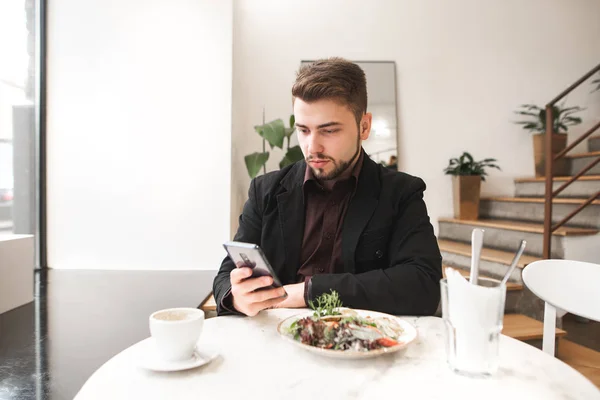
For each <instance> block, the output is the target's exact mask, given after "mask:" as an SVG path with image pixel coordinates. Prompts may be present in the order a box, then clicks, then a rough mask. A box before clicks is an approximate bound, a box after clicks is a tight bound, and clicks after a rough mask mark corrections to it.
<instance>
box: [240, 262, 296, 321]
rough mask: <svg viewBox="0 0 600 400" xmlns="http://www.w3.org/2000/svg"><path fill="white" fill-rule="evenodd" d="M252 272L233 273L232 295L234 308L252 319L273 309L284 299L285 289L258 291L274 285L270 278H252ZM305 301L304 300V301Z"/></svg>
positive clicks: (246, 268)
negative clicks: (264, 311) (266, 309)
mask: <svg viewBox="0 0 600 400" xmlns="http://www.w3.org/2000/svg"><path fill="white" fill-rule="evenodd" d="M251 275H252V270H251V269H250V268H248V267H241V268H236V269H234V270H233V271H231V273H230V275H229V279H230V281H231V295H232V296H233V307H234V308H235V309H236V310H238V311H239V312H241V313H244V314H246V315H248V316H250V317H253V316H255V315H256V314H258V312H259V311H261V310H264V309H265V308H271V307H273V306H275V305H276V304H277V303H280V302H282V301H283V300H284V299H283V297H281V296H283V294H284V291H283V288H277V289H265V290H259V291H256V289H260V288H262V287H265V286H269V285H271V284H272V283H273V278H271V277H270V276H261V277H259V278H250V279H248V278H249V277H250V276H251ZM302 301H304V300H302Z"/></svg>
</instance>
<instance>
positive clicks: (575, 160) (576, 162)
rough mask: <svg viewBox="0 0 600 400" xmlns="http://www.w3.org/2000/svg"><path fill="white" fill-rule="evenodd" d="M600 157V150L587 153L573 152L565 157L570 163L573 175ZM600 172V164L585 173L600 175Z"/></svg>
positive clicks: (570, 170)
mask: <svg viewBox="0 0 600 400" xmlns="http://www.w3.org/2000/svg"><path fill="white" fill-rule="evenodd" d="M598 157H600V151H591V152H587V153H579V154H571V155H566V156H565V159H566V160H567V162H568V163H569V164H570V165H569V172H570V174H571V175H575V174H577V173H578V172H579V171H581V170H582V169H583V168H585V167H586V166H587V165H589V164H590V163H591V162H592V161H594V160H596V159H597V158H598ZM598 174H600V164H597V165H595V166H594V167H593V168H592V169H590V170H589V171H588V172H586V173H585V175H598Z"/></svg>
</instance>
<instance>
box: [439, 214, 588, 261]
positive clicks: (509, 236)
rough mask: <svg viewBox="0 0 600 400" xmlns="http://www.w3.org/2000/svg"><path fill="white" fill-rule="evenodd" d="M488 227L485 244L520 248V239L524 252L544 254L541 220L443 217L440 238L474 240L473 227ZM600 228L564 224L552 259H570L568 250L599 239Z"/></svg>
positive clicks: (554, 240) (511, 250) (556, 237)
mask: <svg viewBox="0 0 600 400" xmlns="http://www.w3.org/2000/svg"><path fill="white" fill-rule="evenodd" d="M476 228H480V229H484V230H485V234H484V235H483V246H484V247H488V248H493V249H497V250H503V251H507V252H509V253H511V254H514V252H516V251H517V248H518V246H519V243H520V242H521V240H525V241H527V247H526V248H525V254H528V255H531V256H535V257H541V256H542V255H543V254H544V241H543V239H544V226H543V225H542V224H540V223H530V222H521V221H511V220H502V219H480V220H477V221H466V220H458V219H454V218H440V219H439V232H438V238H439V239H445V240H452V241H456V242H462V243H470V242H471V234H472V232H473V229H476ZM597 234H598V230H597V229H591V228H570V227H561V228H559V229H557V230H556V231H555V232H554V234H553V235H552V238H551V241H552V247H551V249H552V253H551V254H550V256H551V258H567V257H566V256H567V252H568V251H569V250H573V249H574V248H581V245H587V244H588V243H590V241H591V242H592V245H593V243H594V241H597V240H598V238H599V237H597V236H596V235H597Z"/></svg>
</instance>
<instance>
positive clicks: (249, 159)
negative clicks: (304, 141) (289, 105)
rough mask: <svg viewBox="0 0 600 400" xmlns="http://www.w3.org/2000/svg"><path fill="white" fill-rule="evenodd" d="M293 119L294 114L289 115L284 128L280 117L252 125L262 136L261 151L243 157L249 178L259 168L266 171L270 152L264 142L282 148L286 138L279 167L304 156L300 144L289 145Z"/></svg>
mask: <svg viewBox="0 0 600 400" xmlns="http://www.w3.org/2000/svg"><path fill="white" fill-rule="evenodd" d="M294 125H295V120H294V116H293V115H291V116H290V127H289V128H286V127H285V125H284V124H283V121H282V120H281V119H276V120H274V121H271V122H268V123H266V124H263V125H258V126H255V127H254V130H255V131H256V132H257V133H258V134H259V135H260V136H261V137H262V138H263V151H262V152H254V153H252V154H248V155H247V156H245V157H244V161H245V162H246V169H247V170H248V175H250V178H255V177H256V175H258V173H259V172H260V170H261V168H262V170H263V173H266V172H267V167H266V164H267V160H268V159H269V156H270V153H269V152H268V151H266V143H267V142H268V143H269V145H270V146H271V149H273V147H279V148H280V149H283V145H284V143H283V142H284V139H287V147H286V153H285V156H284V157H283V159H282V160H281V161H280V162H279V168H283V167H285V166H286V165H289V164H293V163H295V162H296V161H300V160H302V159H303V158H304V155H303V154H302V150H301V149H300V146H297V145H296V146H293V147H290V138H291V136H292V134H293V133H294Z"/></svg>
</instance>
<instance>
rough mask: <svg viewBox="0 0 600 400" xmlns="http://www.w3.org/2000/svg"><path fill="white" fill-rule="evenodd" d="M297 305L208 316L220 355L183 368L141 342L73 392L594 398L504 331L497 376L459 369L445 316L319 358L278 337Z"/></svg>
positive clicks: (206, 335) (584, 385)
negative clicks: (453, 366) (383, 343)
mask: <svg viewBox="0 0 600 400" xmlns="http://www.w3.org/2000/svg"><path fill="white" fill-rule="evenodd" d="M297 312H298V310H269V311H266V312H262V313H260V314H259V315H258V316H256V317H254V318H244V317H218V318H213V319H209V320H207V321H206V323H205V327H204V332H203V334H202V338H201V339H200V344H201V346H211V347H212V348H217V349H218V350H219V353H220V356H219V357H218V358H217V359H216V360H214V361H212V362H211V363H210V364H208V365H205V366H203V367H200V368H197V369H193V370H188V371H183V372H170V373H159V372H152V371H147V370H144V369H142V368H140V367H138V366H137V364H136V362H137V357H138V355H139V351H138V350H139V346H140V343H138V344H136V345H134V346H132V347H130V348H128V349H126V350H124V351H123V352H121V353H120V354H118V355H116V356H115V357H114V358H112V359H111V360H110V361H108V362H107V363H106V364H104V365H103V366H102V367H101V368H100V369H98V370H97V371H96V372H95V373H94V374H93V375H92V376H91V377H90V379H89V380H88V381H87V382H86V383H85V385H84V386H83V387H82V389H81V390H80V392H79V393H78V395H77V397H76V399H77V400H93V399H102V400H104V399H111V400H117V399H255V398H256V399H285V400H289V399H303V400H306V399H308V400H318V399H327V400H332V399H387V398H395V399H407V398H413V399H444V400H447V399H460V400H469V399H486V400H488V399H502V400H507V399H509V400H516V399H527V400H530V399H544V400H553V399H565V400H567V399H568V400H575V399H582V400H596V399H600V391H599V390H598V389H597V388H596V387H595V386H594V385H593V384H592V383H591V382H589V381H588V380H587V379H586V378H584V377H583V376H582V375H580V374H579V373H578V372H577V371H575V370H574V369H572V368H571V367H569V366H568V365H566V364H564V363H562V362H561V361H559V360H557V359H555V358H552V357H550V356H549V355H547V354H545V353H543V352H541V351H540V350H538V349H536V348H534V347H532V346H529V345H527V344H525V343H522V342H519V341H517V340H514V339H511V338H509V337H506V336H502V338H501V342H500V346H501V347H500V353H501V360H500V371H499V373H498V374H497V376H495V377H492V378H480V379H473V378H467V377H463V376H460V375H457V374H455V373H453V372H452V371H450V369H449V368H448V366H447V364H446V355H445V347H444V335H445V333H444V324H443V321H442V320H441V319H439V318H435V317H425V318H411V317H407V318H405V319H406V320H407V321H409V322H411V323H413V325H415V326H416V327H417V329H418V331H419V338H418V339H417V341H416V342H414V343H413V344H412V345H411V346H409V348H407V349H406V350H405V351H404V352H400V353H397V354H390V355H385V356H382V357H379V358H375V359H370V360H357V361H347V360H337V359H328V358H323V357H321V356H318V355H316V354H312V353H309V352H307V351H305V350H303V349H300V348H297V346H294V345H293V344H292V343H289V342H287V341H285V340H283V339H282V338H280V337H279V336H278V334H277V332H276V326H277V324H278V322H279V321H280V320H282V319H283V318H285V317H287V316H290V315H293V314H296V313H297ZM115 334H117V333H115Z"/></svg>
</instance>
